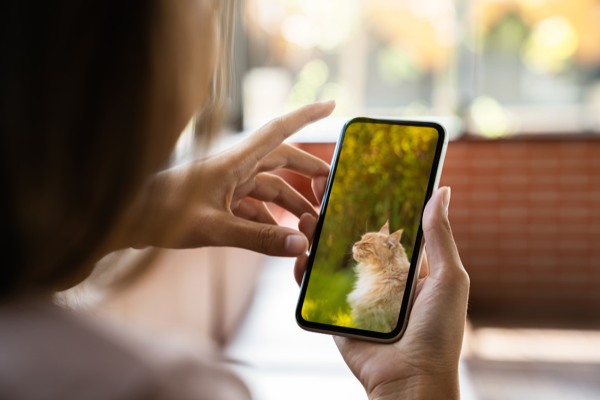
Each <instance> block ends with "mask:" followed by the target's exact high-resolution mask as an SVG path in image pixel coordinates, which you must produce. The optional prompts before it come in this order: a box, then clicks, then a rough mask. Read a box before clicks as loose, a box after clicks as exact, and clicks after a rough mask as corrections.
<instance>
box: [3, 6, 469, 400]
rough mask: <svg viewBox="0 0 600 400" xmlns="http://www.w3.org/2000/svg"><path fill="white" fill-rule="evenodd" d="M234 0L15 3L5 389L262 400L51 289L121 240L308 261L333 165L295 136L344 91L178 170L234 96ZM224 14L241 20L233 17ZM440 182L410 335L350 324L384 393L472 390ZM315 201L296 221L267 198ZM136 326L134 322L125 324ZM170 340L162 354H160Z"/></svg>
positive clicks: (17, 394)
mask: <svg viewBox="0 0 600 400" xmlns="http://www.w3.org/2000/svg"><path fill="white" fill-rule="evenodd" d="M230 7H231V5H230V4H228V3H226V2H220V1H218V0H152V1H151V0H130V1H123V0H120V1H116V0H94V1H92V0H90V1H86V2H76V3H73V2H68V1H59V0H55V1H46V2H28V1H25V0H14V1H4V2H2V5H0V29H1V35H0V49H1V50H2V61H1V62H0V103H1V104H0V124H1V125H0V126H1V141H2V142H1V145H0V163H1V167H2V168H1V169H0V171H1V172H0V174H1V175H0V179H1V181H0V182H1V184H2V187H3V188H4V190H3V196H1V200H0V201H1V202H2V203H1V207H0V220H1V223H0V238H1V239H2V240H0V243H1V244H0V246H2V247H1V248H2V254H3V258H4V260H3V263H2V267H1V269H0V298H1V300H2V303H1V306H0V354H1V355H2V356H1V357H0V398H61V399H66V398H77V399H80V398H105V399H106V398H115V399H117V398H128V399H129V398H140V399H142V398H143V399H146V398H232V399H233V398H247V397H248V396H249V394H248V392H247V390H246V389H245V387H244V385H243V384H242V383H241V382H240V381H239V379H237V378H236V377H235V376H234V375H233V374H231V373H230V372H228V371H227V370H225V369H223V368H221V367H219V366H217V365H215V364H213V363H211V362H210V361H207V360H202V359H199V358H198V359H193V360H192V359H190V360H187V361H185V362H181V361H178V362H169V360H168V357H165V356H161V355H157V354H150V353H152V349H149V348H148V347H147V346H144V345H143V344H142V343H140V342H139V340H138V339H135V340H131V339H123V338H122V337H120V338H118V336H119V334H118V333H115V332H112V331H110V330H108V329H103V327H101V326H98V324H97V323H95V322H92V321H88V320H85V319H84V318H83V317H81V316H76V315H73V314H71V313H69V312H66V311H65V310H62V309H60V308H58V307H56V306H54V305H52V304H51V296H52V294H53V293H54V292H56V291H59V290H63V289H66V288H69V287H72V286H74V285H75V284H77V283H79V282H81V281H82V280H83V279H85V278H86V277H87V276H88V275H89V274H90V273H91V271H92V270H93V268H94V265H95V263H96V262H97V260H99V259H100V258H102V257H103V256H104V255H106V254H108V253H110V252H112V251H114V250H117V249H122V248H127V247H143V246H156V247H163V248H194V247H202V246H237V247H242V248H246V249H251V250H255V251H259V252H262V253H265V254H269V255H277V256H288V257H297V262H296V268H295V277H296V279H297V280H298V281H300V279H301V277H302V274H303V273H304V269H305V267H306V258H307V257H306V255H305V254H306V251H307V249H308V246H309V239H312V233H313V231H314V228H315V224H316V214H315V211H314V209H313V207H312V206H311V204H310V203H309V202H308V201H307V200H306V199H305V198H303V197H302V196H301V195H300V194H298V193H297V192H295V191H294V190H293V189H291V188H290V187H289V186H288V185H287V184H286V183H285V182H284V181H283V180H281V179H280V178H278V177H276V176H274V175H270V174H268V171H272V170H275V169H280V168H287V169H291V170H293V171H296V172H298V173H301V174H303V175H305V176H308V177H310V178H312V183H313V189H314V191H315V195H316V197H317V198H321V197H322V195H323V191H324V184H325V180H326V176H327V174H328V172H329V167H328V165H327V164H326V163H324V162H322V161H320V160H318V159H317V158H315V157H312V156H310V155H308V154H306V153H303V152H301V151H299V150H297V149H295V148H293V147H290V146H287V145H284V144H282V142H283V140H284V139H285V138H287V137H289V136H291V135H292V134H293V133H295V132H296V131H298V130H299V129H301V128H302V127H303V126H305V125H307V124H310V123H312V122H314V121H316V120H319V119H321V118H324V117H326V116H328V115H329V114H330V113H331V112H332V111H333V108H334V107H335V103H334V102H333V101H328V102H322V103H315V104H312V105H308V106H306V107H303V108H301V109H299V110H296V111H294V112H292V113H290V114H288V115H285V116H283V117H281V118H278V119H276V120H274V121H272V122H271V123H269V124H267V125H266V126H264V127H262V128H261V129H259V130H258V131H257V132H256V133H255V134H254V135H252V136H251V137H250V138H249V139H248V140H246V141H244V142H242V143H240V144H239V145H237V146H235V147H233V148H231V149H229V150H227V151H225V152H222V153H220V154H218V155H215V156H212V157H208V158H205V159H202V160H198V161H195V162H192V163H189V164H186V165H184V166H182V167H179V168H176V169H170V170H163V166H164V165H166V163H167V162H168V157H169V154H170V153H171V152H172V150H173V147H174V145H175V142H176V140H177V138H178V136H179V133H180V132H181V131H182V130H183V128H184V127H185V126H186V125H187V123H188V121H189V120H190V119H191V118H192V117H193V116H194V114H195V113H196V111H197V110H202V111H201V113H200V115H199V117H198V122H197V127H199V128H201V129H200V131H201V132H203V133H204V134H210V132H212V131H214V130H215V129H216V128H217V127H218V122H219V120H220V117H221V115H222V110H223V104H224V102H223V97H224V96H223V93H225V91H224V88H225V86H224V85H223V82H224V80H223V71H224V70H226V68H227V64H228V62H227V54H228V51H227V46H226V43H227V42H228V37H229V29H230V22H229V21H230V17H228V16H230V12H229V9H230ZM223 16H225V18H223ZM449 199H450V191H449V189H447V188H444V189H441V190H439V191H438V192H437V193H436V194H435V195H434V196H433V197H432V199H431V201H430V202H429V204H428V206H427V208H426V211H425V215H424V220H423V224H424V225H423V226H424V234H425V240H426V243H427V256H428V259H429V264H428V265H427V264H426V265H425V266H424V268H423V274H422V278H423V279H422V281H421V283H420V285H419V289H418V290H419V293H418V296H417V299H416V302H415V305H414V309H413V313H412V316H411V320H410V323H409V326H408V329H407V331H406V334H405V336H404V337H403V338H402V340H400V341H399V342H397V343H395V344H392V345H382V344H373V343H367V342H362V341H357V340H351V339H345V338H336V344H337V345H338V347H339V349H340V351H341V353H342V355H343V356H344V359H345V360H346V362H347V363H348V365H349V367H350V368H351V369H352V371H353V372H354V374H355V375H356V376H357V378H358V379H359V380H360V381H361V382H362V384H363V385H364V387H365V390H366V391H367V393H368V395H369V397H370V398H378V399H384V398H448V399H451V398H458V396H459V391H458V357H459V353H460V347H461V341H462V335H463V328H464V323H465V314H466V301H467V296H468V288H469V281H468V277H467V274H466V272H465V271H464V269H463V267H462V264H461V262H460V259H459V256H458V253H457V251H456V247H455V245H454V241H453V239H452V234H451V231H450V226H449V223H448V219H447V207H448V203H449ZM268 201H271V202H275V203H277V204H279V205H280V206H282V207H283V208H285V209H287V210H289V211H290V212H292V213H294V214H295V215H297V216H298V217H300V222H299V231H296V230H293V229H289V228H284V227H280V226H278V225H277V223H276V221H275V220H274V218H273V216H272V215H271V214H270V213H269V211H268V209H267V208H266V206H265V203H264V202H268ZM124 336H127V335H126V334H125V335H124ZM155 353H156V352H155Z"/></svg>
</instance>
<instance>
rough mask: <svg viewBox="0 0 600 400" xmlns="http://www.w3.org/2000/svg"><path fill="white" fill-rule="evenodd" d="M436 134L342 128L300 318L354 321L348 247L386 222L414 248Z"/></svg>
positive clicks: (405, 129) (370, 127)
mask: <svg viewBox="0 0 600 400" xmlns="http://www.w3.org/2000/svg"><path fill="white" fill-rule="evenodd" d="M437 140H438V132H437V130H435V129H434V128H429V127H417V126H402V125H388V124H371V123H364V122H355V123H352V124H351V125H350V126H348V128H347V130H346V134H345V138H344V144H343V147H342V151H341V154H340V159H339V163H338V166H337V169H336V173H335V180H334V184H333V188H332V191H331V196H330V199H329V204H328V206H327V210H326V217H325V222H324V223H323V229H322V231H321V236H320V240H319V244H318V250H317V254H316V256H315V261H314V264H313V268H312V272H311V275H310V281H309V282H310V283H309V285H308V288H307V292H306V296H305V299H304V305H303V307H302V316H303V318H304V319H305V320H307V321H312V322H320V323H323V324H330V325H338V326H345V327H353V324H352V319H353V316H352V313H351V311H352V310H351V309H350V306H349V305H348V303H347V302H346V297H347V296H348V294H349V293H350V292H351V291H352V289H353V285H354V281H355V273H354V270H353V268H352V267H353V266H354V265H355V263H356V262H355V261H354V259H353V258H352V246H353V244H354V243H355V242H357V241H358V240H360V238H361V236H362V235H363V234H365V233H367V232H374V231H375V232H377V231H379V229H380V228H381V227H382V226H383V225H384V224H385V222H386V221H388V220H389V224H390V232H394V231H396V230H398V229H404V231H403V233H402V239H401V243H402V245H403V246H404V249H405V251H406V254H407V256H408V259H409V260H410V259H411V257H412V253H413V247H414V244H415V241H416V239H417V232H418V228H419V223H420V220H421V212H422V209H423V204H424V201H425V194H426V192H427V184H428V182H429V175H430V173H431V168H432V165H433V160H434V157H435V149H436V144H437Z"/></svg>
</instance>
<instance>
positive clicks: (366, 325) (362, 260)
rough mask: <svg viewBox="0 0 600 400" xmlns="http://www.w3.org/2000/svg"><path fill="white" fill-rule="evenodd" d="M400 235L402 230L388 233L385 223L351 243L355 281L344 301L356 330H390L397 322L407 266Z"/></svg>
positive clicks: (408, 262) (387, 225) (408, 267)
mask: <svg viewBox="0 0 600 400" xmlns="http://www.w3.org/2000/svg"><path fill="white" fill-rule="evenodd" d="M401 236H402V229H400V230H397V231H396V232H394V233H392V234H391V235H390V232H389V224H388V222H386V223H385V225H383V227H382V228H381V229H380V230H379V232H369V233H366V234H364V235H363V236H362V238H361V240H360V241H358V242H356V243H355V244H354V246H352V255H353V257H354V260H356V261H357V264H356V266H355V267H354V270H355V272H356V282H355V284H354V290H353V291H352V292H350V294H348V299H347V300H348V304H349V305H350V307H351V309H352V315H353V316H354V319H353V323H354V325H355V327H356V328H358V329H366V330H371V331H378V332H391V331H392V330H393V329H394V328H395V327H396V324H397V323H398V316H399V315H400V307H401V306H402V297H403V295H404V288H405V287H406V279H407V277H408V271H409V269H410V261H409V260H408V257H407V256H406V252H405V251H404V248H403V247H402V244H401V243H400V238H401Z"/></svg>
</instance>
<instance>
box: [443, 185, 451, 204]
mask: <svg viewBox="0 0 600 400" xmlns="http://www.w3.org/2000/svg"><path fill="white" fill-rule="evenodd" d="M451 194H452V193H451V189H450V187H446V190H444V197H443V198H442V204H443V205H444V208H446V210H447V209H448V206H449V205H450V196H451Z"/></svg>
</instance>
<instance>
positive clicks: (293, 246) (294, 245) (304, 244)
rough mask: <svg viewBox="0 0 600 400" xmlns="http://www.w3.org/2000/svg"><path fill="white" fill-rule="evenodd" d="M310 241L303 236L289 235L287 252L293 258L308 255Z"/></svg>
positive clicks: (286, 240) (286, 241)
mask: <svg viewBox="0 0 600 400" xmlns="http://www.w3.org/2000/svg"><path fill="white" fill-rule="evenodd" d="M307 249H308V241H307V240H306V238H305V237H304V236H301V235H289V236H288V237H286V238H285V252H286V253H287V254H289V255H291V256H298V255H300V254H303V253H306V250H307Z"/></svg>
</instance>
